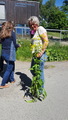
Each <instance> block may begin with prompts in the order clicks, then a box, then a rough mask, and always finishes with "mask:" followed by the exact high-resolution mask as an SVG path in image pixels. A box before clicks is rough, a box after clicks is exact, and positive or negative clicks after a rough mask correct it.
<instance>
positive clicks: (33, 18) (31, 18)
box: [28, 16, 39, 25]
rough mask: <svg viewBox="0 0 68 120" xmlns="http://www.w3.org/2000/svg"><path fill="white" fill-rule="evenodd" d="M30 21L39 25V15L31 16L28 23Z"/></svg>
mask: <svg viewBox="0 0 68 120" xmlns="http://www.w3.org/2000/svg"><path fill="white" fill-rule="evenodd" d="M30 22H32V23H34V24H37V25H39V19H38V17H36V16H31V17H30V18H29V19H28V23H30Z"/></svg>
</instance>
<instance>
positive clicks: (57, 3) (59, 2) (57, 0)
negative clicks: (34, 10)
mask: <svg viewBox="0 0 68 120" xmlns="http://www.w3.org/2000/svg"><path fill="white" fill-rule="evenodd" d="M47 1H48V0H43V4H44V3H46V2H47ZM63 1H64V0H56V6H58V7H59V6H62V4H63Z"/></svg>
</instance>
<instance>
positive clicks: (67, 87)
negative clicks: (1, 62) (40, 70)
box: [0, 61, 68, 120]
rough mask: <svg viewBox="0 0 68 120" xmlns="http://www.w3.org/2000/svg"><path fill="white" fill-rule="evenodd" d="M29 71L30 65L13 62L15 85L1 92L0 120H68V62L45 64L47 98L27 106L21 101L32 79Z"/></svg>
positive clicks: (0, 90) (0, 77) (0, 78)
mask: <svg viewBox="0 0 68 120" xmlns="http://www.w3.org/2000/svg"><path fill="white" fill-rule="evenodd" d="M29 68H30V62H21V61H16V69H15V79H16V82H15V83H14V84H12V85H11V86H10V87H9V88H4V89H0V120H68V61H64V62H46V64H45V68H46V69H45V88H46V91H47V97H46V99H45V100H43V101H42V102H41V101H39V100H38V101H37V102H35V103H27V102H25V100H24V98H23V96H24V94H25V89H26V88H27V86H29V85H30V82H31V78H32V76H31V73H30V71H29ZM1 80H2V76H0V82H1ZM23 82H24V90H23V89H22V86H21V84H20V83H23Z"/></svg>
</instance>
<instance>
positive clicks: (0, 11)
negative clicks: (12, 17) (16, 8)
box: [0, 5, 5, 20]
mask: <svg viewBox="0 0 68 120" xmlns="http://www.w3.org/2000/svg"><path fill="white" fill-rule="evenodd" d="M0 19H1V20H4V19H5V5H0Z"/></svg>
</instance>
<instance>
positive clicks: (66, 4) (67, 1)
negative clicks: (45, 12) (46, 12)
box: [61, 0, 68, 14]
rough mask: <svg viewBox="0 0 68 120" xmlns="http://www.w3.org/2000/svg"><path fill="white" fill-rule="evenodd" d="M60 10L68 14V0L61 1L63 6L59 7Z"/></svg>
mask: <svg viewBox="0 0 68 120" xmlns="http://www.w3.org/2000/svg"><path fill="white" fill-rule="evenodd" d="M61 10H62V11H64V12H65V13H66V14H68V0H64V1H63V6H62V7H61Z"/></svg>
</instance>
